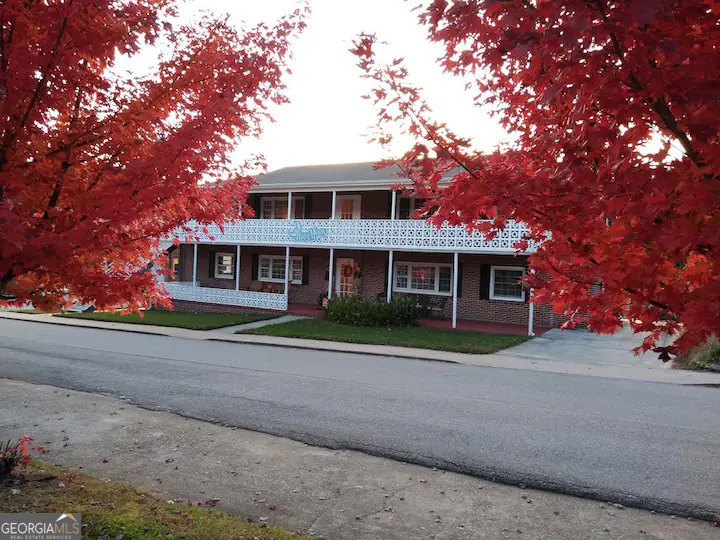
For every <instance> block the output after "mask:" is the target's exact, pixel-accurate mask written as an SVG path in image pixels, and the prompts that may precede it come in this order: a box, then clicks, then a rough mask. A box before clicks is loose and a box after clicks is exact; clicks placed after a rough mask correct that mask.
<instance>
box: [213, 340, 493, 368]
mask: <svg viewBox="0 0 720 540" xmlns="http://www.w3.org/2000/svg"><path fill="white" fill-rule="evenodd" d="M254 335H256V334H254ZM283 339H292V340H294V341H298V342H300V341H322V340H305V339H303V338H290V337H284V338H283ZM205 341H221V342H223V343H236V344H239V345H260V346H264V347H279V348H288V347H292V348H293V349H303V350H308V351H318V352H338V353H345V354H364V355H367V356H383V357H385V358H402V359H404V360H421V361H426V362H444V363H446V364H457V365H461V366H472V365H474V364H466V363H464V362H461V361H459V360H449V359H447V358H433V357H430V356H418V355H411V354H400V353H399V352H380V351H372V350H370V351H353V350H349V349H330V348H325V347H320V346H318V345H310V344H305V343H293V344H286V343H274V342H271V341H267V342H265V341H243V340H240V339H227V338H220V337H217V338H215V337H211V338H207V339H206V340H205ZM328 342H329V343H338V342H337V341H332V342H331V341H330V340H328ZM377 346H378V345H376V347H377ZM381 346H382V345H381ZM453 354H463V353H453ZM468 356H471V355H468ZM477 367H492V366H477Z"/></svg>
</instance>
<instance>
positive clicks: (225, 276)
mask: <svg viewBox="0 0 720 540" xmlns="http://www.w3.org/2000/svg"><path fill="white" fill-rule="evenodd" d="M218 256H223V257H230V260H231V261H232V262H231V263H230V264H231V265H232V272H231V273H230V274H218ZM213 277H214V278H215V279H235V254H234V253H230V252H229V251H215V252H213Z"/></svg>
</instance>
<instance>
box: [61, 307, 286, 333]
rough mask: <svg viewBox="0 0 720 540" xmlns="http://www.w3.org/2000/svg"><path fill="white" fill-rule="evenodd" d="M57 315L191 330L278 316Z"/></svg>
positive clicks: (189, 313)
mask: <svg viewBox="0 0 720 540" xmlns="http://www.w3.org/2000/svg"><path fill="white" fill-rule="evenodd" d="M57 316H58V317H69V318H73V319H91V320H94V321H107V322H120V323H130V324H153V325H157V326H175V327H177V328H189V329H191V330H212V329H213V328H222V327H223V326H232V325H235V324H245V323H249V322H255V321H264V320H266V319H274V318H275V317H278V315H277V314H274V313H262V312H233V313H205V312H194V311H160V310H157V311H156V310H150V311H146V312H144V317H142V318H141V317H140V315H138V314H137V313H130V314H128V315H122V314H120V313H117V312H109V311H95V312H92V313H63V314H62V315H57Z"/></svg>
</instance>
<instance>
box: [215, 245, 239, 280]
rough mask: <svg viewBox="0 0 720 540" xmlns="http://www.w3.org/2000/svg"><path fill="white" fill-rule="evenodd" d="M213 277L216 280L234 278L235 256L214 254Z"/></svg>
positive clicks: (220, 253)
mask: <svg viewBox="0 0 720 540" xmlns="http://www.w3.org/2000/svg"><path fill="white" fill-rule="evenodd" d="M215 277H216V278H218V279H233V278H234V277H235V255H234V254H233V253H222V252H220V251H216V252H215Z"/></svg>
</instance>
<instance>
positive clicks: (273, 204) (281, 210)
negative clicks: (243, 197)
mask: <svg viewBox="0 0 720 540" xmlns="http://www.w3.org/2000/svg"><path fill="white" fill-rule="evenodd" d="M287 201H288V198H287V197H261V198H260V218H261V219H287V217H288V216H287ZM304 217H305V197H304V196H303V197H293V198H292V218H293V219H302V218H304Z"/></svg>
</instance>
